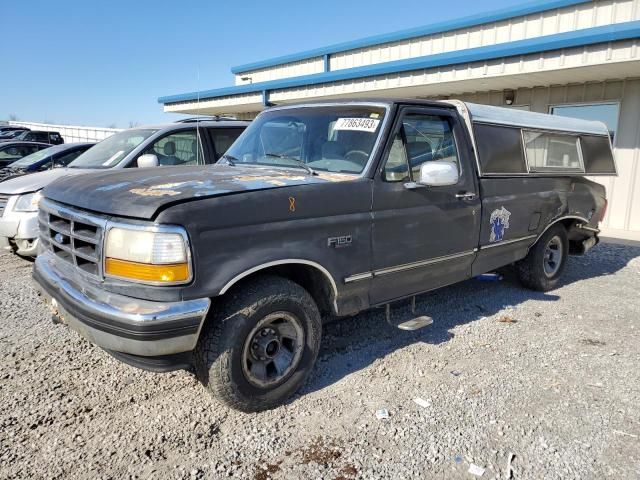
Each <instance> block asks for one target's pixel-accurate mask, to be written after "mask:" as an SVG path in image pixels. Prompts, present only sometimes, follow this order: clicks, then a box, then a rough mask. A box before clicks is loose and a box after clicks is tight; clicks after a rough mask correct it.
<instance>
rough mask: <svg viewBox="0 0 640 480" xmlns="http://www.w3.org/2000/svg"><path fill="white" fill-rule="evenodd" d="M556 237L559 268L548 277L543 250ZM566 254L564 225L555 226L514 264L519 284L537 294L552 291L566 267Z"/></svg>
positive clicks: (566, 243) (566, 245) (567, 249)
mask: <svg viewBox="0 0 640 480" xmlns="http://www.w3.org/2000/svg"><path fill="white" fill-rule="evenodd" d="M556 237H557V238H558V239H559V241H560V243H561V245H562V255H561V261H560V266H559V267H558V269H557V271H556V272H555V273H554V274H553V275H552V276H548V275H547V274H546V273H545V268H544V261H545V250H546V248H547V245H548V244H549V242H550V241H551V240H552V239H554V238H556ZM568 254H569V240H568V237H567V230H566V229H565V228H564V225H562V224H556V225H554V226H552V227H551V228H549V230H547V231H546V232H545V233H544V234H543V235H542V236H541V237H540V238H539V239H538V241H537V242H536V243H535V245H534V246H533V247H531V249H530V250H529V253H528V254H527V256H526V257H525V258H523V259H522V260H520V261H519V262H517V263H516V272H517V274H518V278H519V280H520V283H521V284H522V285H523V286H525V287H527V288H530V289H531V290H537V291H539V292H548V291H549V290H553V289H554V288H556V286H557V285H558V282H559V281H560V277H561V276H562V273H563V272H564V269H565V267H566V265H567V259H568Z"/></svg>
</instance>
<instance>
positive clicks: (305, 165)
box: [264, 153, 318, 175]
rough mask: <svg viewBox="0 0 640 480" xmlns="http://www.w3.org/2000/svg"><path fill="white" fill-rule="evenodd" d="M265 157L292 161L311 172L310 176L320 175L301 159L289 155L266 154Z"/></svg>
mask: <svg viewBox="0 0 640 480" xmlns="http://www.w3.org/2000/svg"><path fill="white" fill-rule="evenodd" d="M264 155H265V157H272V158H281V159H283V160H292V161H294V162H296V165H298V166H300V167H302V168H304V169H305V170H306V171H307V172H309V175H318V172H316V171H315V170H314V169H313V168H311V167H310V166H309V165H307V164H306V163H304V162H303V161H302V160H300V159H299V158H295V157H290V156H288V155H281V154H279V153H265V154H264Z"/></svg>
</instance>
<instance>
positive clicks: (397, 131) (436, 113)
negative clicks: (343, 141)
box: [378, 106, 464, 188]
mask: <svg viewBox="0 0 640 480" xmlns="http://www.w3.org/2000/svg"><path fill="white" fill-rule="evenodd" d="M411 114H418V115H424V116H432V117H444V118H446V119H447V121H448V123H449V129H450V131H451V135H452V136H453V142H454V145H455V147H456V166H457V167H458V183H457V184H456V185H458V184H459V183H461V182H462V181H463V180H464V178H463V177H464V169H463V168H462V160H461V157H460V141H459V139H458V136H457V135H456V128H455V127H456V126H457V125H458V123H460V122H459V120H458V117H457V115H456V114H455V112H454V111H450V110H447V109H441V108H438V107H429V106H427V107H416V106H405V107H401V108H400V109H399V111H398V113H397V115H396V123H395V124H394V126H393V129H392V131H391V132H390V133H389V141H388V143H387V145H386V147H385V149H384V152H383V157H382V159H383V161H382V162H381V166H380V168H379V169H378V171H379V174H380V179H381V180H382V181H383V182H385V183H390V184H398V183H403V182H405V183H406V181H407V180H406V178H405V179H404V180H387V178H386V175H385V168H386V166H387V162H388V161H389V154H390V153H391V149H392V148H393V143H394V141H395V138H396V136H397V135H400V137H401V138H402V148H403V151H404V154H405V160H406V162H407V169H408V172H409V182H413V181H415V180H414V178H413V171H412V169H411V165H410V163H409V154H408V151H407V137H406V133H405V131H404V123H403V120H404V118H405V117H406V116H407V115H411ZM433 188H441V187H433Z"/></svg>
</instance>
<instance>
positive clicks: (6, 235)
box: [0, 212, 38, 257]
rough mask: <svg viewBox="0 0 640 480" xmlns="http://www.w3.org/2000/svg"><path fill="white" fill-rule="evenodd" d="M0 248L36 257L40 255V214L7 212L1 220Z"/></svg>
mask: <svg viewBox="0 0 640 480" xmlns="http://www.w3.org/2000/svg"><path fill="white" fill-rule="evenodd" d="M14 245H15V248H14ZM0 248H2V249H4V250H11V251H13V250H15V252H16V253H17V254H19V255H24V256H25V257H35V256H36V255H37V254H38V212H24V213H23V212H20V213H15V212H11V213H6V212H5V216H4V217H2V218H0Z"/></svg>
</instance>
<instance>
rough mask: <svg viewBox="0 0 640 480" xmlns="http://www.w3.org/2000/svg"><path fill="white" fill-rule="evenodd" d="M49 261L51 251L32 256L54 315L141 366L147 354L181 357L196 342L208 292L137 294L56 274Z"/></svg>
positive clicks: (38, 285)
mask: <svg viewBox="0 0 640 480" xmlns="http://www.w3.org/2000/svg"><path fill="white" fill-rule="evenodd" d="M52 263H53V258H52V255H51V254H47V253H45V254H43V255H40V256H39V257H38V258H37V259H36V262H35V265H34V269H33V278H34V280H35V283H36V288H37V289H38V291H39V292H40V293H41V294H42V296H43V297H44V299H45V302H46V303H47V304H48V305H49V307H50V309H51V312H52V316H53V318H54V320H57V321H60V322H61V323H64V324H66V325H68V326H69V327H70V328H72V329H73V330H75V331H76V332H78V333H79V334H80V335H82V336H83V337H85V338H86V339H87V340H89V341H90V342H92V343H94V344H96V345H98V346H100V347H102V348H104V349H105V350H108V351H110V353H112V354H115V356H116V357H117V358H119V359H121V360H123V361H125V362H127V363H132V364H134V365H135V366H138V367H141V368H145V367H144V364H145V363H146V364H149V365H153V364H154V360H153V359H152V358H146V357H155V358H156V359H159V358H160V357H171V356H175V357H180V354H182V353H183V352H190V351H191V350H193V349H194V348H195V346H196V342H197V341H198V335H199V333H200V329H201V328H202V325H203V323H204V320H205V317H206V315H207V312H208V310H209V306H210V305H211V301H210V300H209V299H208V298H202V299H196V300H188V301H183V302H151V301H147V300H139V299H137V298H131V297H126V296H124V295H117V294H113V293H109V292H106V291H104V290H100V289H98V288H95V287H92V286H89V285H82V286H80V285H77V284H75V283H73V281H72V280H70V279H68V278H63V277H62V276H60V275H59V274H58V273H57V272H56V270H55V268H54V267H53V266H52ZM118 354H121V355H118ZM127 359H129V361H127ZM147 369H149V370H154V368H147ZM168 369H170V368H165V369H164V370H168ZM155 370H158V369H155Z"/></svg>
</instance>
